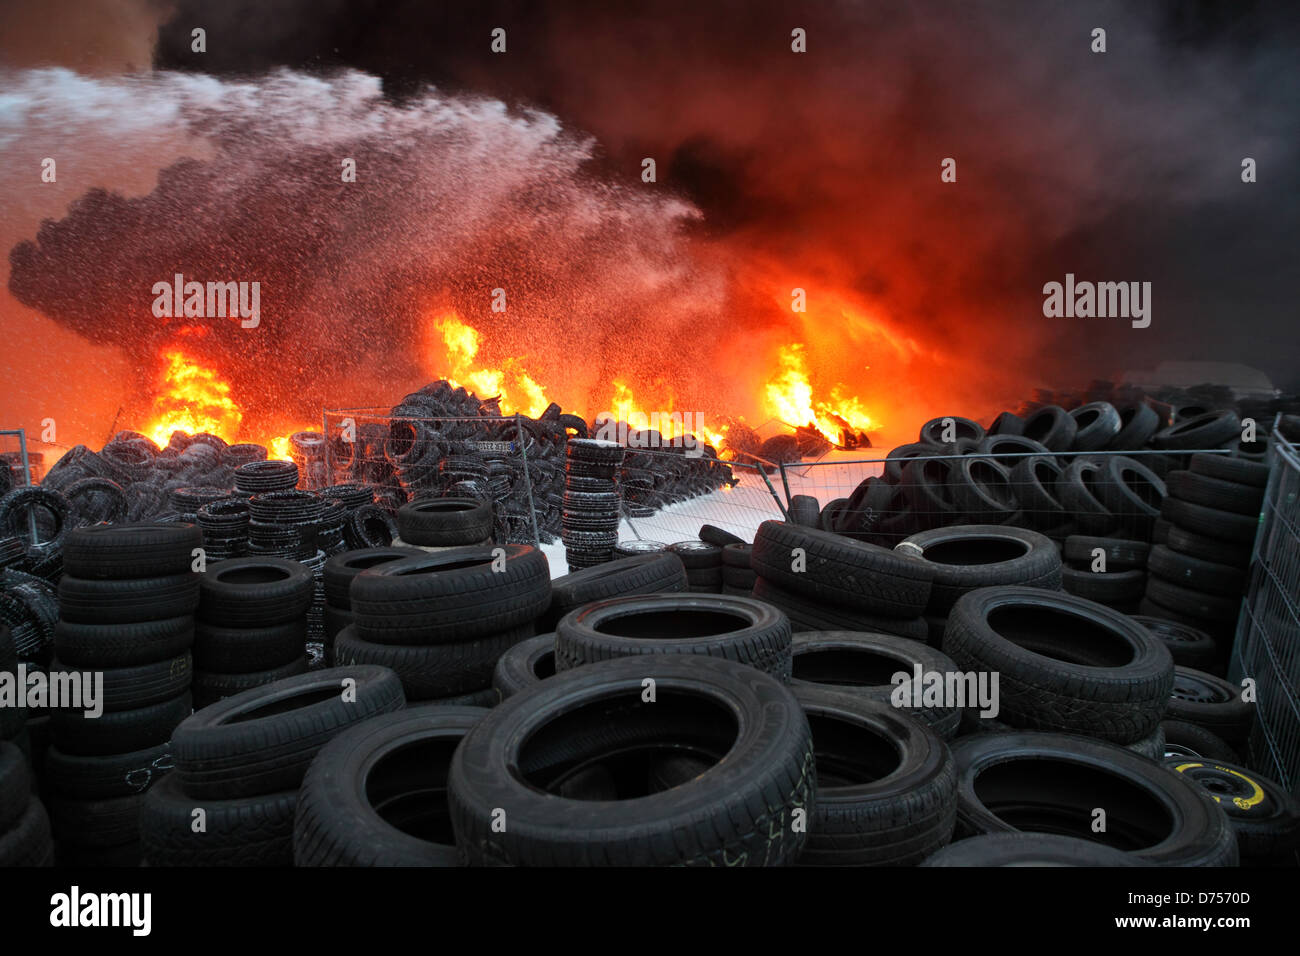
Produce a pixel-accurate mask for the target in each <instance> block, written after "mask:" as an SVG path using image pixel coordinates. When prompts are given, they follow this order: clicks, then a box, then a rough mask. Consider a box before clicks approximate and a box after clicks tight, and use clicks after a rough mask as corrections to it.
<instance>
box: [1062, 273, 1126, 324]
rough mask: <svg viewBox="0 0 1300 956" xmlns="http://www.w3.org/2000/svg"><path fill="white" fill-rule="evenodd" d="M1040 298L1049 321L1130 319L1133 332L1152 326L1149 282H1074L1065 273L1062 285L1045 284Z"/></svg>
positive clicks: (1072, 277)
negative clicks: (1042, 297) (1061, 319)
mask: <svg viewBox="0 0 1300 956" xmlns="http://www.w3.org/2000/svg"><path fill="white" fill-rule="evenodd" d="M1043 296H1044V299H1043V315H1045V316H1047V318H1049V319H1059V318H1062V317H1064V318H1068V319H1073V318H1080V319H1091V318H1098V319H1132V320H1133V322H1132V325H1133V328H1135V329H1145V328H1146V327H1147V326H1148V325H1150V324H1151V283H1150V282H1075V281H1074V273H1073V272H1067V273H1066V274H1065V283H1064V284H1062V283H1060V282H1049V283H1047V284H1046V285H1044V286H1043Z"/></svg>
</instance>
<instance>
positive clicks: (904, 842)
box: [794, 684, 957, 866]
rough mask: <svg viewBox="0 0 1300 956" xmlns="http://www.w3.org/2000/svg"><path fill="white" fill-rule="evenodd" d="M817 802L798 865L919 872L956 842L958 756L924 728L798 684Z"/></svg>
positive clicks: (883, 708) (863, 702) (880, 708)
mask: <svg viewBox="0 0 1300 956" xmlns="http://www.w3.org/2000/svg"><path fill="white" fill-rule="evenodd" d="M794 692H795V697H796V698H797V699H798V701H799V705H800V706H801V707H802V708H803V710H804V715H805V716H806V717H807V718H808V725H809V728H810V729H811V730H812V738H813V750H814V752H815V754H816V773H817V804H816V809H815V811H814V812H813V815H812V818H811V820H810V821H809V827H808V831H809V832H808V844H807V846H806V847H805V848H804V851H803V853H802V854H801V855H800V857H799V862H800V863H801V864H803V865H810V866H914V865H916V864H917V863H920V862H921V861H922V860H924V859H925V858H926V857H927V856H929V855H930V854H931V853H933V852H934V851H935V850H937V849H938V848H939V847H942V846H944V845H945V844H946V843H947V842H948V841H949V840H951V839H952V831H953V825H954V823H955V821H956V806H955V801H954V799H953V798H954V796H955V795H956V790H957V778H956V774H955V772H954V770H953V762H952V755H951V754H949V752H948V748H947V747H946V746H944V743H943V741H942V740H940V739H939V738H938V737H937V736H935V734H934V733H932V732H931V731H930V730H928V729H927V728H926V727H925V725H924V724H922V723H918V722H917V721H914V720H908V719H907V718H905V717H902V716H900V715H899V714H898V713H896V712H895V711H894V709H893V708H891V707H890V706H889V705H888V704H883V703H879V702H877V701H873V700H867V699H864V698H863V697H861V696H858V695H854V694H849V693H845V692H844V691H842V690H840V689H839V688H831V687H824V686H819V685H816V684H800V685H798V686H796V687H794Z"/></svg>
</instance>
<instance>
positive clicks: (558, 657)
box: [555, 594, 790, 681]
mask: <svg viewBox="0 0 1300 956" xmlns="http://www.w3.org/2000/svg"><path fill="white" fill-rule="evenodd" d="M663 654H667V655H677V654H686V655H691V656H692V657H694V656H696V655H700V656H708V657H720V658H725V659H727V660H731V661H736V662H738V663H741V664H748V665H749V666H750V667H753V668H756V669H758V670H761V671H765V672H766V673H769V674H771V675H772V676H774V677H776V678H777V679H778V680H782V681H789V679H790V622H789V620H788V619H787V618H786V616H785V615H784V614H782V613H781V612H780V611H778V610H777V609H776V608H774V607H771V606H769V605H767V604H764V603H763V602H761V601H755V600H753V599H752V598H743V597H729V596H728V597H724V596H722V595H708V596H706V595H696V596H693V597H691V596H678V595H672V594H649V595H633V596H630V597H622V598H614V599H611V600H608V601H598V602H596V603H594V604H588V605H586V606H585V607H582V608H579V609H578V610H576V611H574V612H572V613H570V614H569V615H567V616H566V617H564V618H562V619H561V620H560V622H559V623H558V624H557V625H556V628H555V667H556V670H557V671H565V670H570V669H573V668H576V667H580V666H582V665H585V664H591V663H595V662H597V661H604V660H609V659H611V658H615V657H640V656H642V655H663Z"/></svg>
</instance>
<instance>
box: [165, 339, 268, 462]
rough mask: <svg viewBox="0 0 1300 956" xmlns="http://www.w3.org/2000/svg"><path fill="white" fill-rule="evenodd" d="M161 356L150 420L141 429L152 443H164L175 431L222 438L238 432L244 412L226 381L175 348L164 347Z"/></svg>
mask: <svg viewBox="0 0 1300 956" xmlns="http://www.w3.org/2000/svg"><path fill="white" fill-rule="evenodd" d="M162 359H163V361H164V363H165V365H164V368H163V372H162V381H161V383H160V385H159V388H158V394H157V395H156V396H155V398H154V412H153V414H154V420H153V423H152V424H150V425H149V426H148V428H147V430H146V432H145V433H146V434H147V435H148V436H149V437H150V438H152V439H153V441H154V443H155V444H157V445H160V446H161V445H166V444H167V442H168V441H169V440H170V439H171V435H172V432H174V431H178V430H179V431H183V432H188V433H189V434H191V435H194V434H197V433H198V432H211V433H212V434H214V435H222V436H223V437H224V436H225V435H234V434H237V433H238V431H239V423H240V422H241V421H243V418H244V413H243V411H241V410H240V408H239V406H238V405H237V404H236V403H235V401H234V399H232V398H231V397H230V385H229V384H228V383H226V382H224V381H222V380H221V377H220V376H219V375H217V373H216V372H215V371H213V370H212V369H210V368H205V367H203V366H202V365H200V364H198V363H197V362H193V361H190V360H189V359H187V358H186V357H185V355H184V353H182V352H181V351H179V350H170V351H169V350H164V351H163V352H162Z"/></svg>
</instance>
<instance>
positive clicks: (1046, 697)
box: [943, 587, 1174, 760]
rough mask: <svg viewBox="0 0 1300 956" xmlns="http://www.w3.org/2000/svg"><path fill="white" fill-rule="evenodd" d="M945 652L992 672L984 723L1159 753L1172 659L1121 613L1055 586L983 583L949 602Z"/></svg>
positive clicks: (966, 666) (965, 665)
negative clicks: (991, 704) (991, 705)
mask: <svg viewBox="0 0 1300 956" xmlns="http://www.w3.org/2000/svg"><path fill="white" fill-rule="evenodd" d="M943 649H944V652H945V653H946V654H948V655H949V656H950V657H951V658H952V659H953V660H954V661H955V662H956V663H957V665H958V667H959V668H961V669H962V670H964V671H968V672H975V673H977V674H987V675H989V679H990V680H991V679H992V678H993V675H996V676H997V680H998V686H997V688H996V692H995V693H994V697H995V699H996V704H997V706H996V711H997V713H996V714H988V715H981V717H982V719H981V720H980V721H979V724H980V725H983V726H981V727H980V729H993V730H1007V729H1017V730H1037V731H1046V732H1050V733H1057V734H1079V735H1081V736H1085V737H1095V738H1097V739H1099V740H1104V741H1108V742H1110V743H1113V744H1118V745H1120V746H1121V747H1128V748H1130V749H1132V750H1134V751H1136V752H1138V753H1141V754H1142V755H1143V756H1145V757H1149V758H1150V759H1152V760H1160V759H1162V758H1163V756H1164V739H1163V736H1162V734H1161V731H1160V722H1161V720H1162V719H1164V716H1165V712H1166V710H1167V708H1168V704H1169V698H1170V695H1171V694H1172V692H1173V689H1174V662H1173V659H1172V658H1171V657H1170V655H1169V651H1168V650H1166V648H1165V646H1164V644H1163V643H1162V642H1161V641H1160V640H1158V639H1157V638H1155V637H1154V636H1152V635H1151V634H1150V633H1148V631H1147V630H1146V628H1144V627H1142V625H1140V624H1138V623H1137V622H1135V621H1133V620H1132V619H1130V618H1129V617H1127V616H1126V615H1124V614H1120V613H1119V612H1117V611H1112V610H1111V609H1110V608H1107V607H1104V606H1103V605H1100V604H1095V603H1093V602H1092V601H1088V600H1085V599H1083V598H1079V597H1075V596H1073V595H1071V594H1065V593H1063V592H1060V591H1056V592H1053V591H1044V590H1040V589H1037V588H1027V587H988V588H980V589H979V590H975V591H970V592H968V593H966V594H964V595H963V596H962V597H960V598H959V599H958V600H957V603H956V604H954V605H953V608H952V613H951V614H950V615H949V617H948V626H947V629H946V630H945V632H944V638H943ZM968 716H971V712H968ZM990 718H991V719H992V720H994V721H996V723H993V724H989V723H988V720H989V719H990Z"/></svg>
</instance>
